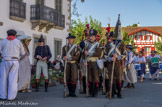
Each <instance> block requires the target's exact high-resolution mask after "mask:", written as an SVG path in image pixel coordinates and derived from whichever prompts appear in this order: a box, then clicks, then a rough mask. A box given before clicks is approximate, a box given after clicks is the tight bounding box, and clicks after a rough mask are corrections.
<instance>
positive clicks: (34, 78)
mask: <svg viewBox="0 0 162 107" xmlns="http://www.w3.org/2000/svg"><path fill="white" fill-rule="evenodd" d="M31 78H32V79H31V86H32V88H36V85H35V82H36V75H32V77H31Z"/></svg>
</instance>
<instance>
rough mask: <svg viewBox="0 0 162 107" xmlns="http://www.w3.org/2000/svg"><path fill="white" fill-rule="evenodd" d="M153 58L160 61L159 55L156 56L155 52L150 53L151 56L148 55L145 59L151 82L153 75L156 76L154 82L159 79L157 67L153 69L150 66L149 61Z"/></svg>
mask: <svg viewBox="0 0 162 107" xmlns="http://www.w3.org/2000/svg"><path fill="white" fill-rule="evenodd" d="M154 57H156V58H158V59H160V57H159V55H156V53H155V51H151V55H149V56H148V57H147V62H148V64H149V72H150V80H153V76H154V74H155V75H156V78H155V80H159V79H158V77H159V69H158V66H156V67H154V66H152V64H151V59H152V58H154Z"/></svg>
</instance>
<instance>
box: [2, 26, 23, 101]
mask: <svg viewBox="0 0 162 107" xmlns="http://www.w3.org/2000/svg"><path fill="white" fill-rule="evenodd" d="M16 33H17V32H16V31H15V30H12V29H11V30H8V31H7V34H8V37H7V38H6V39H4V40H3V41H1V42H0V53H1V55H2V63H1V65H0V100H9V101H12V100H14V99H15V98H16V96H17V92H18V89H17V82H18V69H19V58H20V56H22V55H25V51H24V48H23V45H22V44H21V42H20V41H19V40H18V39H16V38H15V35H16Z"/></svg>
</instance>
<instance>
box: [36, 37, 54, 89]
mask: <svg viewBox="0 0 162 107" xmlns="http://www.w3.org/2000/svg"><path fill="white" fill-rule="evenodd" d="M38 42H39V46H38V47H37V48H36V50H35V55H34V56H35V58H36V59H37V65H36V92H38V91H39V82H40V76H41V71H43V74H44V78H45V92H48V65H47V62H48V61H49V59H50V58H51V57H52V55H51V51H50V48H49V46H48V45H45V43H44V38H43V36H42V35H41V37H40V39H39V40H38Z"/></svg>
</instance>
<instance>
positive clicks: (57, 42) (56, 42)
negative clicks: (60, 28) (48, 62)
mask: <svg viewBox="0 0 162 107" xmlns="http://www.w3.org/2000/svg"><path fill="white" fill-rule="evenodd" d="M61 50H62V41H61V40H54V53H55V59H56V57H57V55H61Z"/></svg>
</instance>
